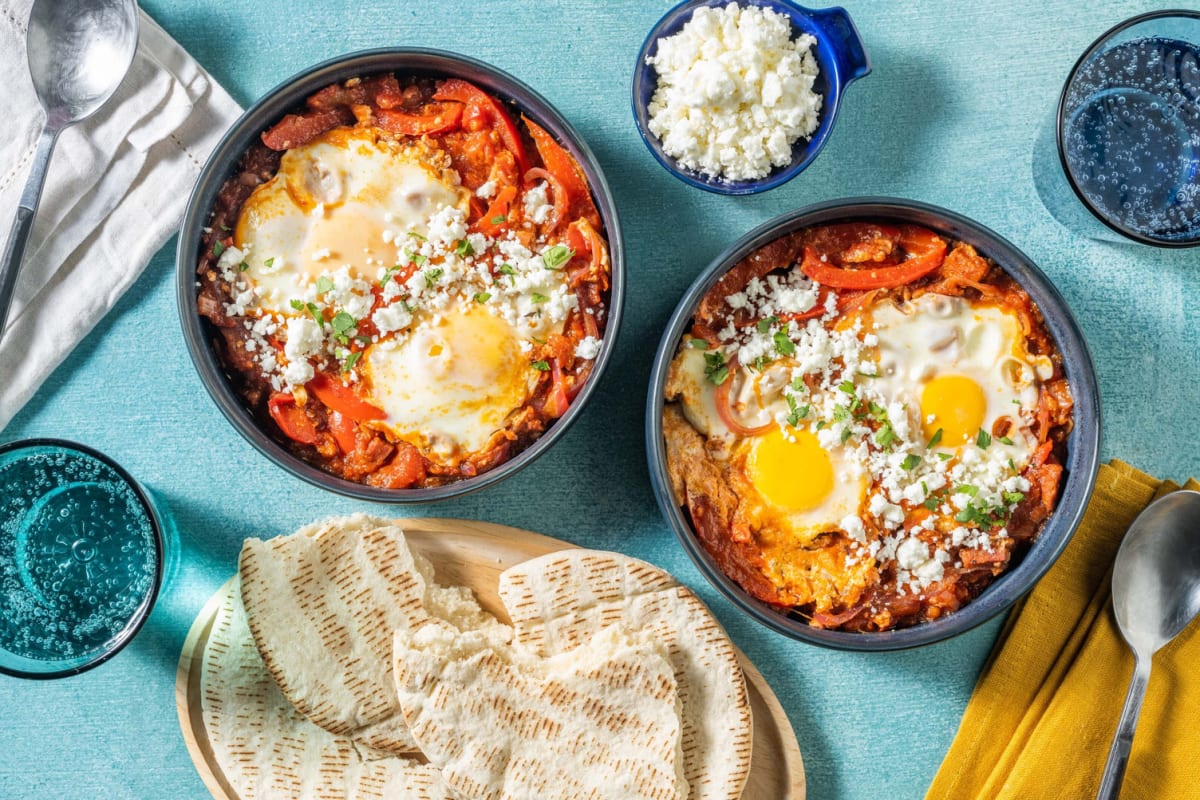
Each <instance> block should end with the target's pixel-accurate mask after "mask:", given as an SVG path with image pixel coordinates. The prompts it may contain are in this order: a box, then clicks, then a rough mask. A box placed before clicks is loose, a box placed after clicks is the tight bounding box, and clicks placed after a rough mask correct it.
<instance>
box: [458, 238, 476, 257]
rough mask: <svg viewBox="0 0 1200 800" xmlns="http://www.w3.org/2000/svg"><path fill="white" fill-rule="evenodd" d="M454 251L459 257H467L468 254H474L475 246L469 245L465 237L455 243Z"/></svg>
mask: <svg viewBox="0 0 1200 800" xmlns="http://www.w3.org/2000/svg"><path fill="white" fill-rule="evenodd" d="M454 252H455V253H456V254H457V255H458V257H459V258H469V257H470V256H473V255H475V248H474V247H472V246H471V243H470V242H469V241H467V240H466V239H463V240H462V241H461V242H459V243H458V244H457V245H455V246H454Z"/></svg>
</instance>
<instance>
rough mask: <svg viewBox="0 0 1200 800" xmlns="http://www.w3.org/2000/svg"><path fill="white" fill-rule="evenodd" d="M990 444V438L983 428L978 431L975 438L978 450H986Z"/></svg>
mask: <svg viewBox="0 0 1200 800" xmlns="http://www.w3.org/2000/svg"><path fill="white" fill-rule="evenodd" d="M991 443H992V436H991V434H989V433H988V432H987V431H985V430H984V429H983V428H980V429H979V435H977V436H976V437H975V444H976V445H977V446H978V447H979V449H980V450H986V449H987V448H988V445H990V444H991Z"/></svg>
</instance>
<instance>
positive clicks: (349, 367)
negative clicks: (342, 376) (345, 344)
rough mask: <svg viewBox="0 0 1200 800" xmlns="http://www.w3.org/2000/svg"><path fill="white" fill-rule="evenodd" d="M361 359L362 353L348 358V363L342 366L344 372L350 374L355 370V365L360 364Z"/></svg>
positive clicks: (355, 353) (353, 354)
mask: <svg viewBox="0 0 1200 800" xmlns="http://www.w3.org/2000/svg"><path fill="white" fill-rule="evenodd" d="M361 357H362V351H357V352H354V353H351V354H350V355H348V356H346V361H345V363H343V364H342V372H349V371H350V370H352V369H354V365H355V364H357V363H358V359H359V358H361Z"/></svg>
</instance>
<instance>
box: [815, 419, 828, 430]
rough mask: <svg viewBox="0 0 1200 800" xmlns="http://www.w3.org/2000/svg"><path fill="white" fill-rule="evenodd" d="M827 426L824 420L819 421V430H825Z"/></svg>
mask: <svg viewBox="0 0 1200 800" xmlns="http://www.w3.org/2000/svg"><path fill="white" fill-rule="evenodd" d="M827 424H828V423H826V422H825V420H823V419H819V420H817V430H823V429H824V428H825V426H826V425H827Z"/></svg>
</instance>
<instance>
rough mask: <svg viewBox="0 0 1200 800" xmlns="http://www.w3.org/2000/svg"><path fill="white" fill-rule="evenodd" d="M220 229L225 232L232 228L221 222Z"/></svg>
mask: <svg viewBox="0 0 1200 800" xmlns="http://www.w3.org/2000/svg"><path fill="white" fill-rule="evenodd" d="M221 230H223V231H225V232H226V233H229V231H231V230H232V228H230V227H229V226H228V225H225V224H222V225H221Z"/></svg>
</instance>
